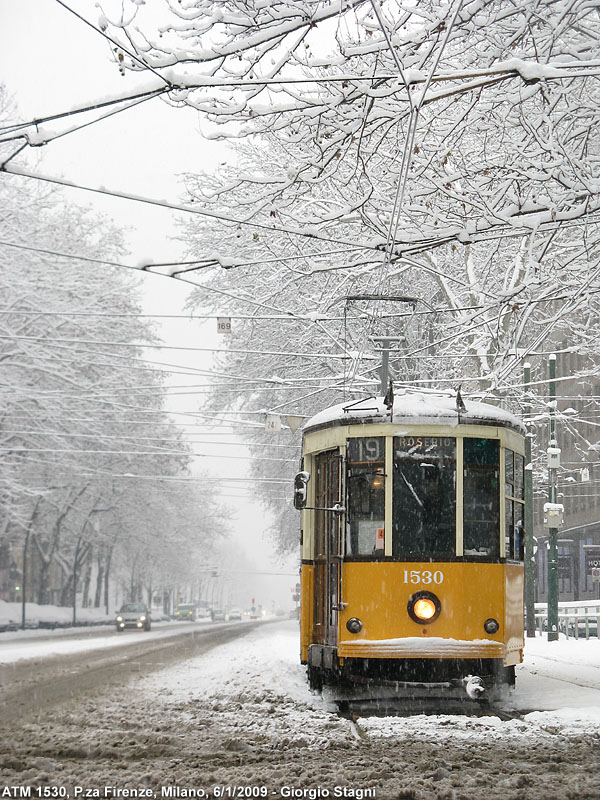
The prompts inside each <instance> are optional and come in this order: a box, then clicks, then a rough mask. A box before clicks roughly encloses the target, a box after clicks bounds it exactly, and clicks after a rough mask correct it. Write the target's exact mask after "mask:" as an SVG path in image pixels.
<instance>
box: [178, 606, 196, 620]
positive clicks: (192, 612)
mask: <svg viewBox="0 0 600 800" xmlns="http://www.w3.org/2000/svg"><path fill="white" fill-rule="evenodd" d="M175 619H178V620H184V621H187V622H195V621H196V606H195V605H194V604H193V603H180V604H179V605H178V606H177V608H176V609H175Z"/></svg>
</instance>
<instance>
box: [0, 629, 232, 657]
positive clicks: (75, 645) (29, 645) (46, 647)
mask: <svg viewBox="0 0 600 800" xmlns="http://www.w3.org/2000/svg"><path fill="white" fill-rule="evenodd" d="M205 624H206V623H204V622H197V623H190V622H181V623H177V627H168V623H166V624H165V623H160V622H159V623H153V624H152V630H151V631H137V630H132V632H131V633H127V632H126V631H123V632H120V633H118V632H117V631H116V630H115V628H114V626H113V625H111V626H110V627H108V626H102V628H101V629H100V630H98V635H97V636H94V635H93V633H94V632H95V631H94V630H92V631H88V630H87V629H82V628H70V629H68V630H54V631H50V630H26V631H11V632H7V633H1V634H0V664H13V663H15V662H17V661H25V660H29V659H36V658H45V657H46V656H63V655H69V654H71V653H84V652H87V651H89V650H104V649H106V648H110V647H120V646H123V645H127V644H132V643H133V642H140V641H144V642H145V641H150V640H152V639H164V638H165V637H169V636H179V635H181V634H182V633H189V631H190V630H192V626H194V627H196V626H197V625H205ZM224 624H227V623H224ZM219 627H222V625H217V624H212V623H211V629H215V630H216V629H217V628H219ZM82 631H85V632H86V634H87V635H86V637H85V638H76V637H77V636H80V637H81V635H82ZM89 633H91V634H92V635H89Z"/></svg>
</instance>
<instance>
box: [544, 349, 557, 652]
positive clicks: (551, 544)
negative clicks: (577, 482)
mask: <svg viewBox="0 0 600 800" xmlns="http://www.w3.org/2000/svg"><path fill="white" fill-rule="evenodd" d="M549 374H550V382H549V395H550V402H549V409H550V447H549V448H548V506H547V510H546V518H547V520H548V641H549V642H556V641H558V541H557V539H558V522H557V514H556V511H557V509H556V470H557V466H558V464H557V458H558V456H559V455H560V451H558V453H556V451H557V450H558V448H557V445H556V420H555V415H556V382H555V381H556V356H555V355H554V353H553V354H552V355H551V356H550V360H549Z"/></svg>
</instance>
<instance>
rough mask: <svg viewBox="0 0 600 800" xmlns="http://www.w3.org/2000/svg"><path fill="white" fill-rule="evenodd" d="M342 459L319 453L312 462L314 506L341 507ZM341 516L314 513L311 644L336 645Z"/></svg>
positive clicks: (329, 451)
mask: <svg viewBox="0 0 600 800" xmlns="http://www.w3.org/2000/svg"><path fill="white" fill-rule="evenodd" d="M341 466H342V459H341V456H340V454H339V452H338V451H337V450H328V451H326V452H324V453H319V455H317V456H316V459H315V470H314V471H315V473H316V474H315V506H316V508H317V509H328V508H332V507H333V506H334V505H335V504H336V503H340V504H341V497H342V494H341V478H340V475H341ZM341 534H342V515H341V514H338V513H336V512H335V511H325V510H322V511H315V582H314V587H315V602H314V623H313V642H314V643H315V644H331V645H335V644H336V643H337V625H338V602H339V589H340V570H341V556H342V535H341Z"/></svg>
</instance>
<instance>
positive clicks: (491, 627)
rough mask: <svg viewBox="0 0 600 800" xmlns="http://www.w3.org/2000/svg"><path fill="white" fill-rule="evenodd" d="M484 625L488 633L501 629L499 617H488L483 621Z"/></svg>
mask: <svg viewBox="0 0 600 800" xmlns="http://www.w3.org/2000/svg"><path fill="white" fill-rule="evenodd" d="M483 627H484V628H485V632H486V633H498V631H499V630H500V623H499V622H498V620H497V619H492V618H491V617H490V619H486V621H485V622H484V623H483Z"/></svg>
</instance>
